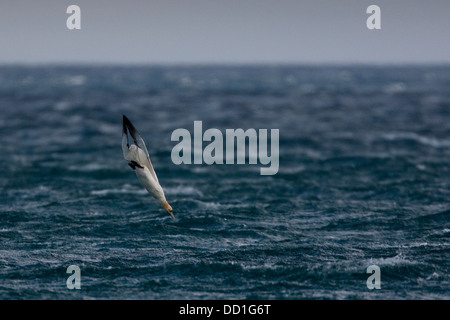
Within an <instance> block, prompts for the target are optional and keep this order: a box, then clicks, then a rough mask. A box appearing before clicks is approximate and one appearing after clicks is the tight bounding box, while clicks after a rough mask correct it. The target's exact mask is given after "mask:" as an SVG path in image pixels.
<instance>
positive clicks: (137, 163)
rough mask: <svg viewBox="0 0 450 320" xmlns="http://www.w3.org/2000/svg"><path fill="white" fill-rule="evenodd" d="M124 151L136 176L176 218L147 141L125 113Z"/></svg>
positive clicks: (124, 155)
mask: <svg viewBox="0 0 450 320" xmlns="http://www.w3.org/2000/svg"><path fill="white" fill-rule="evenodd" d="M129 136H131V138H132V140H133V143H132V144H130V141H129ZM122 151H123V157H124V158H125V160H127V161H128V165H129V166H130V167H131V169H133V170H134V171H135V172H136V176H137V177H138V179H139V181H140V182H141V183H142V185H143V186H144V188H145V189H147V191H148V192H149V193H150V194H151V195H152V196H154V197H155V198H156V199H157V200H158V201H159V203H160V204H161V206H162V207H163V208H164V209H166V211H167V213H168V214H170V216H171V217H172V219H175V217H174V215H173V213H172V207H171V206H170V204H169V203H168V202H167V200H166V196H165V195H164V191H163V189H162V187H161V185H160V184H159V181H158V177H157V176H156V173H155V170H153V166H152V162H151V161H150V156H149V154H148V151H147V148H146V147H145V142H144V140H143V139H142V138H141V136H140V135H139V132H138V131H137V130H136V128H135V127H134V126H133V124H132V123H131V122H130V120H128V118H127V117H125V115H123V132H122Z"/></svg>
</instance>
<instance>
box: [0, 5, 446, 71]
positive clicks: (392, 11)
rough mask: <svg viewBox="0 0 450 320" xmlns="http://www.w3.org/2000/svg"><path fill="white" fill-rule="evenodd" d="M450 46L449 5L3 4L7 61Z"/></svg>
mask: <svg viewBox="0 0 450 320" xmlns="http://www.w3.org/2000/svg"><path fill="white" fill-rule="evenodd" d="M71 4H76V5H78V6H79V7H80V8H81V30H68V29H67V27H66V20H67V18H68V17H69V14H67V13H66V9H67V7H68V6H69V5H71ZM371 4H376V5H378V6H380V8H381V27H382V29H381V30H369V29H367V27H366V20H367V18H368V17H369V14H367V13H366V9H367V7H368V6H369V5H371ZM449 39H450V0H432V1H424V0H420V1H419V0H370V1H367V0H328V1H324V0H305V1H303V0H154V1H152V0H127V1H125V0H123V1H118V0H39V1H32V0H30V1H24V0H0V41H1V44H0V63H66V62H67V63H77V62H82V63H267V62H269V63H335V62H337V63H416V62H418V63H442V62H445V63H450V40H449Z"/></svg>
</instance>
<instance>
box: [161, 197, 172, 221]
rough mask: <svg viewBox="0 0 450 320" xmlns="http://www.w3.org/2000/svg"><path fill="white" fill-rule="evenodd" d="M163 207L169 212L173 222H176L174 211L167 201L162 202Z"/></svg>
mask: <svg viewBox="0 0 450 320" xmlns="http://www.w3.org/2000/svg"><path fill="white" fill-rule="evenodd" d="M161 205H162V207H163V208H164V209H165V210H166V211H167V213H168V214H169V215H170V216H171V217H172V220H175V216H174V215H173V213H172V212H173V209H172V207H171V206H170V204H169V203H168V202H167V201H163V202H161Z"/></svg>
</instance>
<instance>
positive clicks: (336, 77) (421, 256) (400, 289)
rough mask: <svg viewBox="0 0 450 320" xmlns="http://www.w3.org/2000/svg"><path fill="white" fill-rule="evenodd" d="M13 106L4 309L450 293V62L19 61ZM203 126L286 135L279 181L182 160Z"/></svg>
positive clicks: (1, 234) (6, 82) (2, 200)
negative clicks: (136, 150) (21, 304)
mask: <svg viewBox="0 0 450 320" xmlns="http://www.w3.org/2000/svg"><path fill="white" fill-rule="evenodd" d="M0 110H1V114H0V136H1V151H2V152H1V153H0V164H1V167H2V170H1V171H0V189H1V193H0V298H2V299H74V298H75V299H80V298H81V299H98V298H101V299H105V298H106V299H108V298H116V299H245V298H250V299H449V298H450V290H449V289H450V270H449V257H450V247H449V246H450V244H449V238H450V223H449V220H450V219H449V217H450V203H449V199H450V160H449V159H450V68H449V67H445V66H443V67H392V66H390V67H380V66H379V67H362V66H360V67H356V66H354V67H344V66H341V67H300V66H298V67H295V66H293V67H289V66H282V67H275V66H268V67H263V66H261V67H246V66H235V67H219V66H217V67H213V66H210V67H200V66H198V67H196V66H192V67H108V66H96V67H47V66H40V67H13V66H10V67H0ZM122 114H126V115H127V116H128V117H129V118H130V120H131V121H133V123H134V124H135V126H136V127H137V128H138V130H139V131H140V133H141V135H142V136H143V137H144V139H145V140H146V143H147V147H148V149H149V152H150V155H151V157H152V161H153V165H154V166H155V169H156V171H157V173H158V177H159V180H160V182H161V184H162V186H163V187H164V189H165V192H166V196H167V198H168V200H169V202H170V204H171V205H172V207H173V208H174V212H175V216H176V217H177V219H176V221H172V220H171V219H170V217H169V216H168V215H167V214H166V213H165V212H164V210H163V209H162V208H160V207H159V206H158V204H157V203H156V201H154V199H153V198H151V197H150V196H149V195H148V194H147V193H146V191H145V190H144V189H143V188H142V187H141V186H140V185H139V182H138V180H137V179H136V177H135V174H134V173H133V172H132V170H131V169H130V168H129V167H128V165H127V163H126V161H125V160H124V159H123V157H122V151H121V147H120V144H121V130H122V128H121V125H122V124H121V121H122ZM195 120H201V121H202V122H203V130H206V129H208V128H217V129H219V130H221V131H222V132H225V129H227V128H232V129H236V128H243V129H248V128H254V129H256V130H257V129H262V128H265V129H279V132H280V150H279V155H280V169H279V172H278V173H277V174H276V175H273V176H261V175H260V174H259V168H260V165H211V166H208V165H179V166H177V165H175V164H173V162H172V160H171V150H172V148H173V147H174V146H175V144H176V142H172V141H171V139H170V138H171V133H172V132H173V130H175V129H177V128H186V129H188V130H190V131H191V133H193V122H194V121H195ZM69 265H78V266H79V267H80V269H81V289H80V290H69V289H68V288H67V287H66V280H67V277H68V276H69V274H67V273H66V269H67V267H68V266H69ZM370 265H377V266H379V267H380V270H381V289H379V290H377V289H374V290H369V289H368V288H367V286H366V280H367V278H368V277H369V274H366V269H367V267H368V266H370Z"/></svg>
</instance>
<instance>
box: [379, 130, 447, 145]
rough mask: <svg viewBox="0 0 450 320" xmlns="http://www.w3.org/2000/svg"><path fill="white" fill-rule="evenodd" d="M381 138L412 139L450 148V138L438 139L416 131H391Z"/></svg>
mask: <svg viewBox="0 0 450 320" xmlns="http://www.w3.org/2000/svg"><path fill="white" fill-rule="evenodd" d="M381 138H382V139H384V140H388V141H399V140H400V141H401V140H412V141H415V142H418V143H420V144H423V145H426V146H429V147H433V148H448V147H450V140H449V139H437V138H433V137H427V136H423V135H419V134H417V133H415V132H390V133H385V134H382V135H381Z"/></svg>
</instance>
